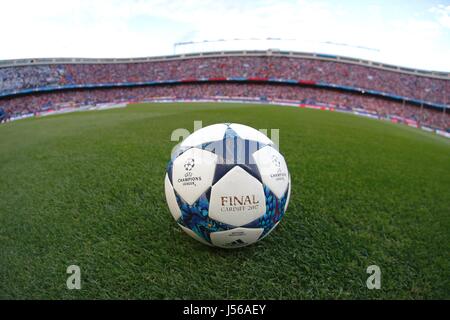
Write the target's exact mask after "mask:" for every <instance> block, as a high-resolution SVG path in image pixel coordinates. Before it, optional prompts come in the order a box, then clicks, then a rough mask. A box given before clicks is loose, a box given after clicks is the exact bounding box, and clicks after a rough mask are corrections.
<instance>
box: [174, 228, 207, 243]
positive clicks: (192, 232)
mask: <svg viewBox="0 0 450 320" xmlns="http://www.w3.org/2000/svg"><path fill="white" fill-rule="evenodd" d="M178 225H179V226H180V227H181V229H183V231H184V232H186V233H187V234H188V235H189V236H191V237H192V238H194V239H195V240H197V241H199V242H201V243H203V244H206V245H208V246H211V244H210V243H209V242H208V241H206V240H205V239H203V238H202V237H200V236H199V235H198V234H196V233H195V232H194V231H192V230H191V229H189V228H186V227H185V226H182V225H181V224H178Z"/></svg>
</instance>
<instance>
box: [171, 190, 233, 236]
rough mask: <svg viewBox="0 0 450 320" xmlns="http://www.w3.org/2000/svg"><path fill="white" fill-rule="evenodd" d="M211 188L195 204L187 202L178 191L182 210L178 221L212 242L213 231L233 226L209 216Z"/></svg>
mask: <svg viewBox="0 0 450 320" xmlns="http://www.w3.org/2000/svg"><path fill="white" fill-rule="evenodd" d="M210 194H211V190H210V189H209V190H208V191H207V192H205V193H204V194H202V195H201V196H200V197H199V199H198V200H197V201H196V202H194V204H192V205H189V204H188V203H186V202H185V201H184V200H183V199H182V198H181V197H180V196H179V195H178V194H177V193H176V192H175V196H176V199H177V203H178V206H179V207H180V210H181V217H180V218H179V219H178V221H177V222H178V223H179V224H181V225H182V226H184V227H186V228H189V229H191V230H192V231H194V232H195V233H196V234H197V235H198V236H199V237H201V238H203V239H205V240H206V241H207V242H209V243H211V238H210V234H211V232H216V231H224V230H229V229H232V228H233V227H232V226H230V225H227V224H225V223H221V222H218V221H215V220H212V219H210V218H209V217H208V209H209V197H210Z"/></svg>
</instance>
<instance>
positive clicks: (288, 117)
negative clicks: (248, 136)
mask: <svg viewBox="0 0 450 320" xmlns="http://www.w3.org/2000/svg"><path fill="white" fill-rule="evenodd" d="M194 120H202V121H203V125H204V126H206V125H209V124H213V123H220V122H238V123H242V124H246V125H250V126H252V127H255V128H258V129H260V128H266V129H272V128H279V129H280V150H281V152H282V153H283V154H284V155H285V157H286V160H287V163H288V167H289V170H290V173H291V176H292V183H293V185H292V195H291V200H290V205H289V209H288V211H287V213H286V215H285V217H284V218H283V220H282V222H281V223H280V225H279V226H278V228H277V229H276V230H275V231H274V232H273V233H272V234H271V235H270V236H268V237H267V238H266V239H264V240H263V241H260V242H258V243H257V244H255V245H252V246H249V247H247V248H243V249H239V250H223V249H214V248H208V247H206V246H204V245H202V244H200V243H198V242H196V241H195V240H193V239H191V238H190V237H189V236H187V235H186V234H184V233H183V231H182V230H181V229H180V228H179V227H178V226H177V225H176V223H175V221H174V220H173V218H172V216H171V215H170V213H169V211H168V208H167V206H166V201H165V197H164V183H163V182H164V174H165V168H166V164H167V162H168V160H169V156H170V151H171V149H172V147H173V146H174V145H175V144H176V142H172V141H170V135H171V133H172V131H173V130H174V129H176V128H187V129H189V130H190V131H192V129H193V121H194ZM269 132H270V131H269ZM0 199H1V202H0V298H1V299H8V298H44V299H57V298H64V299H72V298H83V299H84V298H126V299H131V298H137V299H153V298H156V299H166V298H168V299H171V298H180V299H185V298H191V299H197V298H198V299H200V298H201V299H222V298H227V299H238V298H244V299H256V298H257V299H266V298H267V299H278V298H284V299H310V298H311V299H316V298H317V299H321V298H331V299H345V298H362V299H366V298H367V299H380V298H399V299H420V298H444V299H449V298H450V282H449V281H450V262H449V260H450V259H449V258H450V256H449V253H450V142H449V141H448V140H446V139H444V138H441V137H438V136H435V135H432V134H429V133H426V132H422V131H420V130H416V129H412V128H409V127H406V126H401V125H394V124H391V123H387V122H382V121H376V120H372V119H366V118H361V117H357V116H352V115H347V114H341V113H337V112H324V111H317V110H306V109H299V108H290V107H280V106H263V105H242V104H206V103H203V104H192V103H186V104H140V105H133V106H129V107H127V108H124V109H115V110H108V111H91V112H80V113H73V114H66V115H60V116H51V117H44V118H37V119H29V120H23V121H18V122H15V123H9V124H6V125H2V126H0ZM72 264H75V265H78V266H80V268H81V286H82V288H81V290H68V289H67V287H66V280H67V277H68V276H69V275H68V274H66V268H67V266H69V265H72ZM372 264H376V265H378V266H379V267H380V268H381V272H382V275H381V289H380V290H368V289H367V287H366V279H367V277H368V276H369V274H367V273H366V268H367V267H368V266H369V265H372Z"/></svg>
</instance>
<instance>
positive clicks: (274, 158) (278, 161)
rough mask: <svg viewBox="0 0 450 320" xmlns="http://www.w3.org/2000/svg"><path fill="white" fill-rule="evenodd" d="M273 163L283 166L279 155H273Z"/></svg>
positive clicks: (276, 165)
mask: <svg viewBox="0 0 450 320" xmlns="http://www.w3.org/2000/svg"><path fill="white" fill-rule="evenodd" d="M272 163H273V165H274V166H275V167H277V168H279V167H280V166H281V162H280V160H279V159H278V157H277V156H272Z"/></svg>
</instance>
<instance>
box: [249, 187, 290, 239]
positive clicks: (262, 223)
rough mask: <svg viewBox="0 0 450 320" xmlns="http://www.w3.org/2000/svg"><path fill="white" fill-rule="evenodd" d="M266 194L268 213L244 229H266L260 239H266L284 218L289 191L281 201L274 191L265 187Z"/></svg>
mask: <svg viewBox="0 0 450 320" xmlns="http://www.w3.org/2000/svg"><path fill="white" fill-rule="evenodd" d="M264 194H265V196H266V212H265V213H264V215H263V216H262V217H260V218H258V219H256V220H255V221H252V222H250V223H249V224H246V225H245V226H243V227H244V228H264V232H263V233H262V234H261V236H260V238H262V237H264V235H265V234H266V233H267V232H269V231H270V230H271V229H272V228H273V227H274V226H275V224H276V223H277V222H279V221H280V220H281V218H283V215H284V208H285V205H286V200H287V197H288V190H287V191H286V192H285V193H284V195H283V196H282V197H281V199H278V198H277V197H276V196H275V195H274V194H273V193H272V191H270V189H269V188H268V187H267V186H266V185H264Z"/></svg>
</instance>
